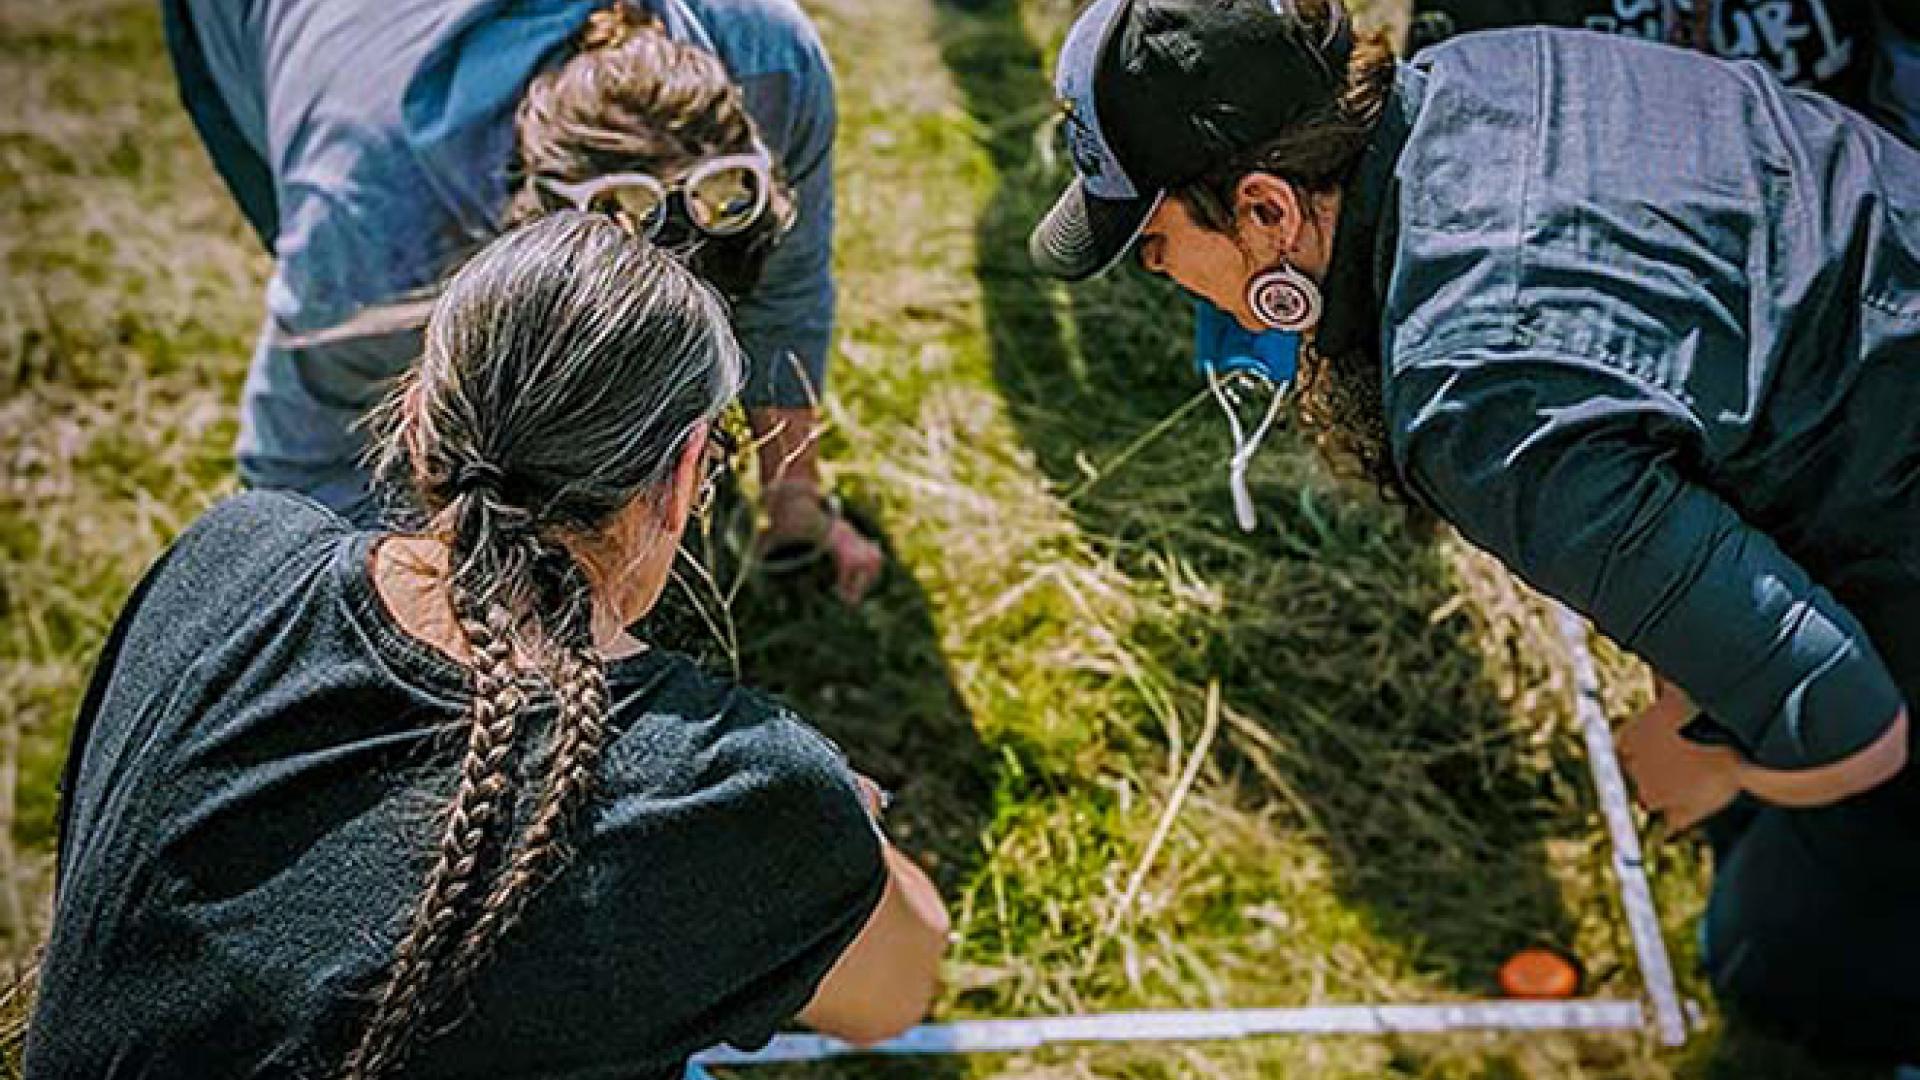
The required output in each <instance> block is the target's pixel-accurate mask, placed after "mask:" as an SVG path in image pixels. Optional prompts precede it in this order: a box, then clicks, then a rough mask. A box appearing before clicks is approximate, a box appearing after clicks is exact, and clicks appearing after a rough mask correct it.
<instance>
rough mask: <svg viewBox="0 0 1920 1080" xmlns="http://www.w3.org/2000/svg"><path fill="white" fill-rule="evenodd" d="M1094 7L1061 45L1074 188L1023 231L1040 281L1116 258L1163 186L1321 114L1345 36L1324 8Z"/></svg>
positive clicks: (1259, 3) (1262, 0) (1128, 3)
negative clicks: (1319, 11)
mask: <svg viewBox="0 0 1920 1080" xmlns="http://www.w3.org/2000/svg"><path fill="white" fill-rule="evenodd" d="M1327 7H1328V18H1327V20H1326V25H1325V26H1324V27H1322V28H1321V29H1320V30H1319V31H1318V32H1316V31H1315V30H1314V29H1313V28H1312V27H1310V26H1309V25H1308V22H1307V20H1306V19H1305V18H1304V17H1303V16H1302V14H1301V12H1300V5H1299V3H1298V2H1297V0H1094V3H1093V4H1091V5H1090V6H1088V8H1087V9H1086V10H1085V11H1083V12H1081V14H1080V17H1079V19H1077V20H1076V21H1075V22H1074V24H1073V29H1072V30H1070V31H1068V33H1067V41H1066V44H1065V45H1064V46H1062V47H1061V50H1060V62H1059V64H1058V66H1057V68H1056V70H1055V72H1054V88H1055V92H1056V93H1057V95H1058V96H1059V99H1060V107H1061V110H1062V111H1063V112H1064V113H1065V114H1066V120H1065V132H1066V139H1067V148H1068V152H1069V154H1070V155H1071V157H1072V158H1073V167H1074V171H1075V172H1076V173H1077V174H1078V175H1076V176H1075V177H1074V181H1073V184H1072V185H1071V186H1070V187H1068V188H1067V190H1066V193H1065V194H1063V195H1061V196H1060V199H1059V201H1058V202H1056V203H1055V204H1054V206H1053V209H1052V210H1050V211H1048V213H1047V216H1046V217H1045V218H1043V219H1042V220H1041V222H1040V224H1039V225H1038V226H1037V227H1035V229H1034V230H1033V235H1032V237H1031V238H1029V240H1028V242H1027V250H1028V252H1029V253H1030V254H1031V255H1032V257H1033V262H1034V265H1035V266H1036V267H1038V268H1039V269H1040V270H1041V271H1042V272H1044V273H1047V274H1051V275H1053V276H1054V277H1059V278H1065V279H1067V280H1068V281H1080V280H1083V279H1085V278H1090V277H1092V276H1094V275H1095V274H1098V273H1100V272H1102V271H1104V270H1106V269H1107V268H1108V267H1110V266H1112V265H1113V264H1114V263H1115V262H1116V261H1118V260H1119V258H1120V256H1122V255H1124V254H1126V251H1127V249H1128V248H1129V247H1131V246H1133V242H1134V240H1136V239H1138V237H1139V235H1140V230H1141V229H1142V228H1143V227H1144V226H1145V225H1146V223H1147V219H1148V218H1150V217H1152V216H1153V212H1154V211H1155V210H1156V209H1158V208H1159V205H1160V200H1161V199H1163V198H1165V197H1166V192H1167V190H1168V189H1169V188H1175V187H1179V186H1182V185H1184V184H1188V183H1191V182H1193V181H1195V180H1198V179H1199V178H1200V177H1202V176H1205V175H1206V174H1207V173H1209V172H1212V171H1213V170H1215V169H1218V168H1220V167H1222V166H1224V165H1227V164H1229V163H1231V162H1232V161H1234V160H1235V159H1237V158H1239V157H1241V156H1243V155H1244V154H1246V153H1247V152H1248V151H1250V150H1252V149H1254V148H1255V147H1257V146H1259V145H1260V144H1262V143H1264V142H1266V141H1268V140H1270V139H1272V138H1273V137H1274V136H1276V135H1278V134H1280V133H1281V132H1283V131H1285V130H1286V129H1287V128H1289V127H1291V126H1293V125H1294V124H1296V123H1298V122H1300V121H1301V120H1303V119H1305V118H1307V117H1308V116H1311V115H1313V114H1314V113H1316V112H1318V111H1320V110H1321V109H1323V108H1325V107H1326V106H1327V105H1328V104H1329V103H1330V102H1331V101H1332V100H1333V99H1334V97H1335V96H1336V95H1337V94H1338V93H1339V91H1340V84H1341V79H1342V77H1343V76H1344V74H1345V72H1346V69H1347V60H1348V58H1349V57H1350V56H1351V55H1352V52H1353V31H1352V27H1351V25H1350V23H1349V21H1348V18H1347V13H1346V10H1345V9H1344V8H1343V7H1342V6H1341V4H1340V0H1327Z"/></svg>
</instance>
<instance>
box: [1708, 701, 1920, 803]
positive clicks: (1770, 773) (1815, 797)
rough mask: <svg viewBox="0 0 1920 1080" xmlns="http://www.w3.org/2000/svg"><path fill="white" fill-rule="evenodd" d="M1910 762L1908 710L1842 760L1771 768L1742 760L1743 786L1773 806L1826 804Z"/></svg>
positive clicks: (1888, 776)
mask: <svg viewBox="0 0 1920 1080" xmlns="http://www.w3.org/2000/svg"><path fill="white" fill-rule="evenodd" d="M1906 763H1907V714H1906V711H1905V710H1902V711H1901V712H1900V713H1899V714H1898V715H1897V716H1895V717H1894V719H1893V723H1892V724H1891V725H1890V726H1889V727H1888V728H1887V730H1886V731H1885V732H1883V733H1882V734H1881V736H1880V737H1879V738H1878V739H1875V740H1874V741H1873V742H1872V743H1870V744H1868V745H1867V747H1866V748H1865V749H1863V750H1861V751H1859V752H1858V753H1856V754H1854V755H1853V756H1851V757H1849V758H1846V759H1845V760H1843V761H1836V762H1834V763H1833V764H1831V765H1822V766H1819V767H1818V768H1812V769H1795V770H1792V771H1787V770H1784V769H1768V768H1763V767H1761V766H1759V765H1755V764H1753V763H1752V762H1742V763H1741V764H1740V766H1739V770H1740V786H1741V788H1742V790H1744V791H1746V792H1747V793H1748V794H1750V795H1752V796H1753V797H1754V798H1757V799H1759V800H1760V801H1762V802H1765V803H1770V804H1772V805H1774V806H1791V807H1812V806H1826V805H1828V804H1830V803H1835V802H1839V801H1840V800H1841V799H1845V798H1847V797H1849V796H1852V795H1858V794H1860V793H1861V792H1864V791H1870V790H1872V789H1873V788H1876V787H1879V786H1880V785H1881V784H1884V783H1886V782H1887V781H1888V780H1891V779H1893V778H1894V777H1895V776H1896V775H1898V774H1899V772H1900V770H1901V769H1903V768H1905V767H1906Z"/></svg>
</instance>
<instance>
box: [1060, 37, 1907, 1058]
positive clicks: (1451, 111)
mask: <svg viewBox="0 0 1920 1080" xmlns="http://www.w3.org/2000/svg"><path fill="white" fill-rule="evenodd" d="M1057 85H1058V90H1059V94H1060V97H1061V99H1062V104H1063V108H1064V110H1065V120H1064V127H1065V131H1066V133H1067V139H1068V143H1069V146H1070V149H1071V157H1072V159H1073V162H1074V165H1075V168H1076V170H1077V173H1078V176H1077V177H1076V179H1075V180H1074V181H1073V183H1072V186H1071V187H1070V188H1069V189H1068V190H1067V192H1066V194H1065V195H1064V196H1062V198H1061V199H1060V200H1059V202H1058V203H1057V204H1056V206H1055V207H1054V208H1053V210H1052V211H1051V212H1050V213H1049V214H1048V215H1047V217H1046V219H1045V220H1044V221H1043V222H1041V224H1040V226H1039V228H1038V229H1037V230H1036V231H1035V233H1034V235H1033V238H1032V242H1031V249H1032V254H1033V257H1034V260H1035V262H1036V264H1037V265H1038V266H1039V267H1040V268H1041V269H1043V270H1044V271H1046V272H1048V273H1051V274H1053V275H1056V276H1059V277H1062V278H1066V279H1069V280H1077V279H1082V278H1086V277H1089V276H1092V275H1094V274H1097V273H1099V272H1101V271H1102V270H1104V269H1106V268H1108V267H1110V266H1111V265H1113V264H1114V263H1115V262H1117V261H1119V260H1120V259H1121V258H1123V257H1124V256H1125V255H1126V254H1127V253H1128V252H1129V251H1132V252H1133V253H1134V257H1135V259H1136V261H1137V262H1138V263H1139V265H1141V266H1142V267H1144V268H1145V269H1147V270H1149V271H1153V272H1156V273H1160V274H1165V275H1167V276H1168V277H1171V278H1172V279H1174V280H1175V281H1177V282H1178V283H1179V284H1181V285H1182V286H1183V287H1185V288H1186V289H1187V290H1188V291H1189V292H1191V293H1193V294H1195V295H1196V296H1198V297H1200V298H1202V299H1204V300H1206V301H1208V302H1210V303H1211V304H1212V305H1214V306H1215V307H1217V308H1218V309H1219V310H1221V311H1223V312H1225V313H1227V314H1228V315H1230V316H1231V317H1232V318H1233V319H1234V320H1235V321H1236V322H1237V324H1238V325H1239V326H1240V327H1242V328H1244V329H1245V330H1247V331H1249V332H1253V331H1278V332H1286V333H1291V334H1297V335H1299V340H1300V349H1299V363H1298V374H1297V376H1296V377H1294V378H1293V379H1292V380H1291V381H1292V387H1291V390H1290V393H1289V397H1288V399H1287V400H1288V404H1289V407H1290V409H1291V412H1292V415H1293V416H1294V418H1295V420H1296V421H1297V422H1298V423H1299V425H1300V426H1301V427H1302V428H1304V429H1305V430H1306V432H1307V433H1309V434H1310V435H1311V436H1312V437H1313V438H1314V440H1315V442H1316V444H1317V445H1318V446H1319V447H1320V448H1321V449H1322V450H1323V451H1324V452H1326V453H1327V454H1328V455H1329V456H1330V457H1331V458H1332V459H1334V460H1336V461H1339V462H1344V463H1347V464H1349V465H1351V466H1355V467H1357V468H1358V470H1359V471H1361V472H1363V473H1365V474H1367V475H1369V476H1371V477H1372V478H1373V479H1375V480H1376V481H1377V482H1378V483H1379V484H1380V485H1381V486H1382V487H1383V488H1385V489H1387V490H1388V491H1390V492H1392V493H1396V494H1398V495H1400V496H1402V497H1404V498H1408V499H1411V500H1415V501H1417V502H1419V503H1422V504H1424V505H1425V506H1427V507H1428V508H1430V509H1432V510H1434V511H1435V512H1437V513H1438V514H1440V515H1441V516H1442V517H1444V518H1446V519H1447V520H1448V521H1450V522H1452V523H1453V524H1454V525H1455V526H1456V527H1457V528H1458V529H1459V530H1460V531H1461V532H1462V533H1463V534H1464V535H1465V536H1466V537H1467V538H1468V539H1470V540H1471V541H1473V542H1474V543H1476V544H1478V545H1480V546H1482V547H1484V548H1486V549H1488V550H1489V551H1491V552H1492V553H1494V554H1495V555H1497V556H1498V557H1499V558H1501V559H1502V560H1503V561H1504V562H1505V563H1506V564H1507V565H1508V566H1509V567H1510V568H1512V569H1513V570H1514V571H1515V572H1517V573H1518V574H1519V575H1520V576H1522V577H1523V578H1525V579H1526V580H1527V581H1529V582H1531V583H1532V584H1533V585H1535V586H1537V587H1538V588H1539V589H1541V590H1542V591H1543V592H1545V593H1548V594H1549V595H1552V596H1554V597H1557V598H1559V599H1560V600H1562V601H1564V602H1566V603H1567V604H1569V605H1570V606H1571V607H1573V608H1575V609H1577V610H1579V611H1580V612H1582V613H1584V614H1586V615H1587V616H1589V617H1590V618H1591V619H1592V620H1593V622H1594V623H1595V625H1596V626H1597V627H1598V628H1599V629H1600V630H1601V631H1602V632H1604V633H1606V634H1607V635H1609V636H1610V637H1612V638H1613V639H1614V640H1616V641H1618V642H1619V643H1620V644H1621V645H1623V646H1625V647H1626V648H1629V649H1631V650H1633V651H1635V652H1636V653H1638V654H1639V655H1640V656H1642V657H1643V658H1645V659H1646V660H1647V661H1648V662H1649V664H1650V665H1651V666H1652V667H1653V668H1654V669H1655V671H1656V672H1657V673H1658V675H1659V676H1660V686H1661V693H1660V695H1659V698H1658V700H1657V701H1656V703H1655V704H1654V705H1653V706H1652V707H1651V708H1649V709H1648V710H1647V711H1646V712H1644V713H1642V714H1641V715H1640V716H1639V717H1637V718H1635V719H1634V720H1632V721H1630V722H1629V723H1628V724H1627V725H1626V726H1625V727H1624V728H1623V729H1622V731H1621V733H1620V744H1621V752H1622V757H1623V759H1624V761H1625V764H1626V767H1627V769H1628V771H1629V773H1630V775H1631V776H1632V778H1633V780H1634V782H1635V786H1636V789H1637V792H1638V794H1639V797H1640V799H1641V801H1642V802H1643V803H1644V804H1645V805H1646V806H1647V807H1648V808H1649V809H1651V810H1653V811H1655V812H1658V813H1660V814H1661V815H1663V816H1664V817H1665V819H1666V820H1667V822H1668V824H1669V825H1671V826H1673V827H1676V828H1686V827H1689V826H1691V825H1694V824H1696V823H1699V822H1701V821H1707V820H1709V819H1711V820H1710V821H1709V825H1708V832H1709V836H1710V839H1712V840H1713V841H1714V846H1715V849H1716V854H1717V860H1716V874H1715V882H1714V890H1713V895H1712V897H1711V899H1710V902H1709V904H1708V909H1707V912H1706V917H1705V928H1704V929H1705V934H1704V937H1705V944H1706V955H1707V963H1708V967H1709V970H1710V972H1711V974H1712V976H1713V979H1714V983H1715V985H1716V987H1717V988H1718V990H1719V991H1720V992H1721V994H1722V995H1723V996H1724V997H1726V998H1727V999H1729V1000H1730V1001H1731V1002H1733V1003H1734V1004H1735V1005H1736V1006H1737V1007H1738V1008H1739V1009H1740V1011H1742V1012H1745V1013H1747V1014H1748V1015H1750V1016H1752V1017H1755V1018H1757V1019H1760V1020H1762V1021H1765V1022H1770V1023H1772V1024H1775V1025H1778V1026H1783V1027H1787V1028H1790V1029H1791V1030H1792V1031H1794V1032H1796V1033H1798V1034H1800V1035H1802V1036H1804V1037H1806V1038H1808V1039H1809V1040H1810V1041H1812V1042H1814V1043H1815V1044H1816V1045H1819V1046H1824V1047H1828V1048H1831V1049H1833V1050H1835V1051H1840V1052H1848V1053H1865V1054H1873V1055H1889V1056H1906V1057H1913V1056H1920V1030H1916V1028H1915V1026H1914V1025H1913V1024H1912V1023H1911V1020H1912V1018H1913V1017H1915V1016H1920V984H1916V982H1915V980H1914V979H1913V978H1912V973H1913V972H1914V971H1916V970H1920V921H1916V920H1915V919H1914V917H1913V914H1914V912H1915V911H1917V910H1920V827H1916V823H1920V779H1916V774H1917V773H1920V770H1915V769H1910V768H1907V759H1908V756H1909V753H1910V750H1911V746H1910V738H1911V736H1910V727H1909V724H1908V704H1909V703H1910V702H1912V701H1915V700H1920V153H1916V152H1915V151H1914V150H1913V149H1912V148H1910V147H1908V146H1906V145H1905V144H1903V143H1901V142H1900V141H1898V140H1897V139H1896V138H1894V137H1893V136H1891V135H1889V134H1888V133H1886V132H1885V131H1883V130H1881V129H1879V128H1877V127H1875V126H1873V125H1872V124H1871V123H1869V122H1867V121H1866V120H1864V119H1862V118H1861V117H1859V115H1858V114H1856V113H1853V112H1850V111H1848V110H1845V109H1843V108H1841V107H1839V106H1837V105H1834V104H1832V103H1830V102H1827V101H1825V100H1823V99H1820V98H1818V97H1815V96H1812V95H1808V94H1804V93H1799V92H1795V91H1790V90H1787V89H1785V88H1783V87H1782V86H1781V85H1780V84H1779V82H1778V81H1777V80H1775V79H1773V78H1772V77H1771V76H1769V75H1767V74H1766V73H1764V72H1763V71H1761V70H1759V69H1758V68H1755V67H1753V66H1751V65H1736V64H1730V63H1725V62H1722V61H1717V60H1714V59H1711V58H1703V57H1698V56H1694V55H1691V54H1688V53H1685V52H1682V51H1680V50H1676V49H1671V48H1667V47H1664V46H1659V45H1653V44H1648V43H1645V42H1638V41H1631V40H1627V39H1623V38H1613V37H1607V36H1603V35H1596V34H1584V33H1578V32H1571V31H1564V30H1552V29H1525V30H1513V31H1503V32H1494V33H1488V34H1480V35H1470V36H1467V37H1463V38H1461V39H1459V40H1456V41H1453V42H1449V43H1446V44H1444V45H1442V46H1439V47H1436V48H1434V49H1431V50H1429V51H1428V52H1426V53H1425V54H1423V56H1422V58H1421V61H1420V62H1419V63H1418V64H1417V65H1414V66H1407V65H1398V64H1396V63H1395V62H1394V61H1393V58H1392V55H1391V51H1390V49H1389V47H1388V46H1387V44H1386V42H1385V40H1384V39H1383V38H1381V37H1379V36H1378V35H1368V34H1360V33H1356V32H1355V30H1354V29H1353V28H1352V26H1351V25H1350V23H1349V22H1348V20H1347V18H1346V17H1345V15H1344V13H1343V12H1342V11H1341V9H1340V7H1339V6H1338V3H1337V0H1097V2H1096V3H1094V4H1092V5H1091V6H1090V7H1088V8H1087V10H1086V11H1085V12H1084V13H1083V14H1082V15H1081V17H1080V19H1079V20H1078V21H1077V22H1076V24H1075V25H1074V27H1073V30H1072V32H1071V33H1070V34H1069V35H1068V38H1067V41H1066V43H1065V46H1064V47H1063V50H1062V52H1061V56H1060V61H1059V70H1058V76H1057ZM1238 457H1239V455H1236V458H1238ZM1243 521H1244V516H1243Z"/></svg>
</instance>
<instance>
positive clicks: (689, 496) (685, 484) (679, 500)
mask: <svg viewBox="0 0 1920 1080" xmlns="http://www.w3.org/2000/svg"><path fill="white" fill-rule="evenodd" d="M710 423H711V421H708V420H702V421H700V424H699V426H698V427H696V428H694V429H693V432H692V434H690V435H689V436H688V438H687V445H686V446H684V447H682V448H681V450H680V460H678V461H676V462H674V463H673V477H672V478H671V479H670V480H669V481H668V483H667V502H666V506H665V507H664V508H663V509H665V511H666V515H665V516H666V525H667V529H668V531H669V532H670V533H672V534H673V536H674V537H676V538H678V537H679V535H680V533H681V532H682V531H683V530H685V529H686V527H687V518H688V517H689V516H691V515H692V514H693V508H694V505H695V504H696V503H697V502H699V499H700V484H701V482H702V481H703V480H705V479H706V477H705V476H703V475H702V474H703V473H704V472H705V471H706V470H705V469H704V468H702V467H701V466H702V465H704V464H705V462H706V457H707V428H708V425H709V424H710Z"/></svg>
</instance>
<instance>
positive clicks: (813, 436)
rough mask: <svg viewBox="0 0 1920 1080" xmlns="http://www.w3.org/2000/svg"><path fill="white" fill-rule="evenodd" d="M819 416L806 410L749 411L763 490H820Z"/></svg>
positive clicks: (768, 408) (749, 423) (774, 409)
mask: <svg viewBox="0 0 1920 1080" xmlns="http://www.w3.org/2000/svg"><path fill="white" fill-rule="evenodd" d="M819 416H820V414H819V413H818V411H816V410H814V409H812V408H806V407H803V408H777V407H774V406H763V407H759V408H752V409H748V410H747V426H748V427H749V428H751V429H753V441H754V445H756V446H758V447H759V451H758V455H757V456H758V457H759V459H760V483H761V485H762V486H763V487H765V488H767V489H768V490H773V489H774V488H775V487H776V486H778V485H788V484H798V485H802V486H805V487H808V488H816V489H817V488H818V487H819V486H820V433H819V426H820V423H819Z"/></svg>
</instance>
